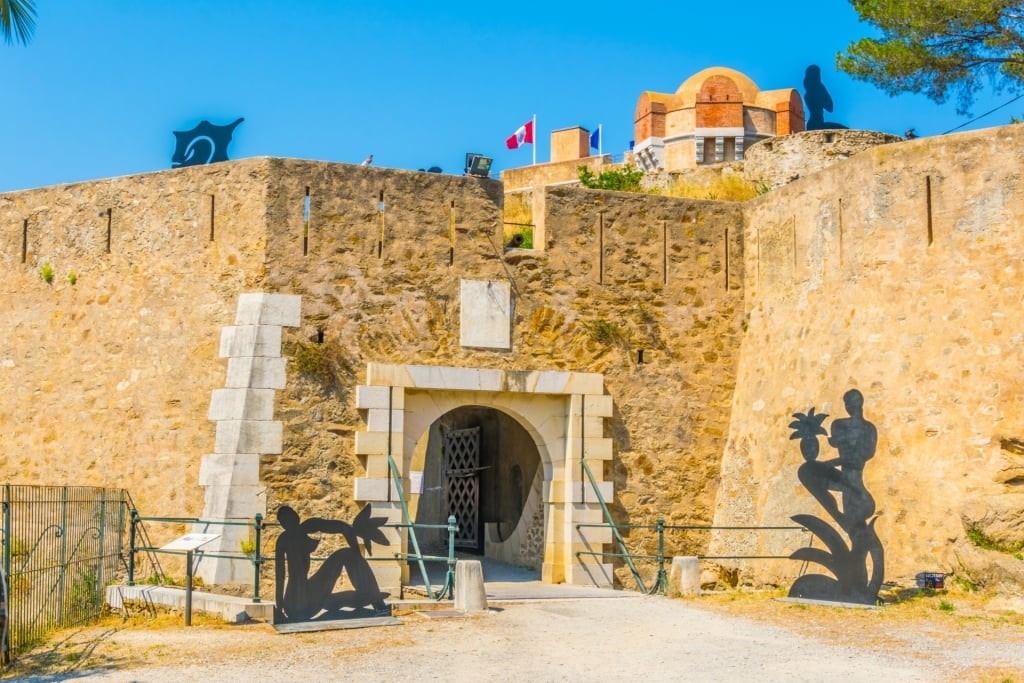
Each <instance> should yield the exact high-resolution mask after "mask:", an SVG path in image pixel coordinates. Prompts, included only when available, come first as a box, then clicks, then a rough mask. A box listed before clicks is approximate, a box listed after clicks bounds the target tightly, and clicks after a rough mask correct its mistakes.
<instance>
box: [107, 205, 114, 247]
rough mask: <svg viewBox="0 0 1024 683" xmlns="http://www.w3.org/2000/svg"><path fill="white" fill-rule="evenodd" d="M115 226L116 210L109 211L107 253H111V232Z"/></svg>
mask: <svg viewBox="0 0 1024 683" xmlns="http://www.w3.org/2000/svg"><path fill="white" fill-rule="evenodd" d="M113 224H114V210H113V209H110V208H108V209H107V253H108V254H109V253H110V232H111V228H112V227H113Z"/></svg>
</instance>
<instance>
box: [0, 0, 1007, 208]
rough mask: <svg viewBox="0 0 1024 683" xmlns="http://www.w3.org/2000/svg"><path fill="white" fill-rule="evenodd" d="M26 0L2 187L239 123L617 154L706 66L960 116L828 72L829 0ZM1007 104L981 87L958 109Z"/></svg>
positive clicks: (380, 160)
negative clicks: (520, 135)
mask: <svg viewBox="0 0 1024 683" xmlns="http://www.w3.org/2000/svg"><path fill="white" fill-rule="evenodd" d="M38 4H39V16H38V25H37V28H36V33H35V37H34V39H33V40H32V42H31V43H30V44H29V45H28V46H27V47H22V46H5V45H3V44H2V43H0V73H2V74H3V90H2V95H0V97H2V106H0V131H2V135H3V142H2V145H0V192H3V191H9V190H15V189H24V188H30V187H38V186H43V185H53V184H57V183H65V182H73V181H79V180H91V179H96V178H105V177H109V176H118V175H127V174H131V173H141V172H148V171H157V170H162V169H166V168H169V167H170V158H171V154H172V152H173V151H174V137H173V135H172V131H174V130H188V129H190V128H192V127H193V126H194V125H195V124H196V123H198V122H199V121H200V120H202V119H208V120H210V121H211V122H213V123H229V122H231V121H233V120H234V119H236V118H238V117H240V116H242V117H245V122H244V123H242V124H241V126H239V128H238V129H237V130H236V131H235V137H234V140H233V142H232V144H231V147H230V148H229V154H230V156H231V158H232V159H238V158H243V157H253V156H283V157H298V158H304V159H320V160H326V161H338V162H347V163H359V162H360V161H361V160H362V159H363V158H365V157H366V156H367V155H368V154H373V155H374V160H375V164H376V165H378V166H387V167H393V168H406V169H417V168H426V167H429V166H434V165H436V166H440V167H441V168H442V169H444V171H445V172H454V173H461V171H462V165H463V160H464V154H465V153H466V152H479V153H482V154H484V155H487V156H492V157H494V160H495V161H494V167H495V169H505V168H513V167H516V166H521V165H525V164H528V163H530V161H531V150H530V148H529V146H526V147H523V148H521V149H519V150H517V151H509V150H507V149H505V144H504V140H505V138H506V137H508V136H509V135H511V134H512V133H513V132H514V131H515V129H516V128H517V127H518V126H519V125H521V124H522V123H525V122H526V121H527V120H529V118H530V117H531V115H533V114H536V115H537V127H538V136H537V137H538V140H537V144H538V147H537V160H538V161H545V160H547V159H548V156H549V144H548V143H549V136H550V132H551V130H554V129H558V128H565V127H569V126H576V125H580V126H584V127H586V128H591V129H592V128H593V127H595V126H597V124H599V123H600V124H603V131H604V151H605V152H606V153H616V154H619V153H621V152H622V151H624V150H625V149H627V147H628V145H629V141H630V139H631V138H632V137H633V110H634V107H635V106H636V102H637V98H638V97H639V95H640V93H641V92H642V91H644V90H656V91H660V92H674V91H675V90H676V88H677V87H678V86H679V84H680V83H682V81H684V80H685V79H686V78H687V77H689V76H690V75H692V74H694V73H695V72H697V71H700V70H701V69H704V68H706V67H709V66H728V67H731V68H734V69H738V70H740V71H742V72H744V73H746V74H747V75H748V76H750V77H751V78H752V79H753V80H754V81H755V82H756V83H757V84H758V85H759V86H760V87H761V88H762V89H764V90H770V89H775V88H783V87H794V88H798V89H800V90H801V91H802V85H801V84H802V80H803V74H804V70H805V68H806V67H807V65H808V64H819V65H820V66H821V67H822V75H823V81H824V83H825V85H826V87H827V88H828V89H829V91H830V92H831V94H832V99H833V100H834V102H835V112H834V113H833V115H832V116H830V117H829V118H830V120H836V121H840V122H842V123H845V124H847V125H848V126H850V127H851V128H863V129H869V130H880V131H886V132H892V133H898V134H902V133H903V131H905V130H906V129H908V128H911V127H913V128H915V129H916V130H917V132H918V134H920V135H937V134H941V133H943V132H945V131H947V130H949V129H951V128H954V127H956V126H959V125H960V124H962V123H964V122H965V121H967V120H968V119H969V118H970V117H966V116H961V115H958V114H957V113H956V111H955V106H954V103H952V102H950V103H947V104H945V105H936V104H935V103H933V102H931V101H930V100H927V99H926V98H924V97H922V96H917V95H905V96H900V97H897V98H890V97H889V96H887V95H885V94H884V93H882V92H881V91H879V90H877V89H876V88H874V87H873V86H871V85H868V84H865V83H859V82H856V81H853V80H852V79H850V78H849V77H847V76H845V75H843V74H839V73H837V72H836V70H835V66H834V64H835V54H836V52H837V51H839V50H841V49H843V48H844V47H845V46H846V45H847V44H848V43H849V42H850V41H852V40H854V39H856V38H859V37H861V36H864V35H867V34H869V33H870V30H871V28H870V27H869V26H866V25H863V24H860V23H858V20H857V15H856V14H855V13H854V11H853V9H852V8H851V7H850V5H849V3H848V2H846V1H845V0H821V1H820V2H817V3H814V4H813V5H812V4H811V3H807V6H808V7H813V9H812V10H808V11H806V12H803V13H790V14H776V13H773V12H772V11H771V10H772V9H773V8H775V7H786V5H785V4H783V5H777V4H776V5H772V4H771V3H764V2H751V1H748V0H733V2H729V3H723V4H722V5H718V4H717V3H690V2H675V3H672V2H662V3H641V4H640V5H632V4H630V3H606V2H601V1H598V2H587V3H583V2H553V3H546V4H540V5H534V4H533V3H525V2H494V1H490V2H487V1H484V0H477V1H476V2H465V1H463V0H446V1H445V2H424V1H422V0H420V1H418V2H398V1H396V0H375V1H374V2H361V3H354V2H347V1H345V0H337V1H334V2H330V1H320V2H317V1H314V0H297V1H296V2H292V3H283V2H279V1H278V2H269V1H265V0H246V1H244V2H243V1H242V0H177V1H175V2H158V1H156V0H123V1H121V0H106V1H104V0H100V1H98V2H81V0H39V2H38ZM534 7H539V9H532V8H534ZM1008 99H1010V96H1009V95H1002V96H997V97H983V98H981V99H980V100H979V101H978V103H977V104H976V105H975V107H974V109H973V113H974V114H975V115H977V114H980V113H984V112H985V111H988V110H989V109H991V108H992V107H994V106H996V105H998V104H1000V103H1002V102H1005V101H1006V100H1008ZM1015 107H1016V108H1015ZM1022 110H1024V103H1015V104H1014V105H1011V106H1010V107H1008V108H1006V109H1003V110H1000V111H999V112H996V113H995V114H992V115H991V116H988V117H986V118H984V119H982V120H980V121H978V122H977V123H974V124H971V125H970V126H968V127H967V128H965V130H969V129H971V128H982V127H987V126H995V125H1002V124H1004V123H1006V122H1007V121H1008V120H1009V117H1010V115H1011V114H1017V115H1020V114H1021V111H1022Z"/></svg>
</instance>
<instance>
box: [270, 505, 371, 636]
mask: <svg viewBox="0 0 1024 683" xmlns="http://www.w3.org/2000/svg"><path fill="white" fill-rule="evenodd" d="M277 519H278V521H279V522H280V523H281V527H282V528H283V531H282V532H281V535H280V536H278V538H277V545H276V546H275V553H274V571H275V578H276V584H275V589H276V594H275V598H276V603H275V610H274V621H275V622H276V623H286V622H296V621H309V620H311V619H315V618H319V619H338V618H341V617H344V616H356V615H357V613H355V612H352V611H350V610H358V609H359V608H361V607H365V606H367V605H369V606H371V607H372V608H373V610H374V613H375V614H377V615H381V614H388V613H389V608H388V606H387V604H386V603H385V602H384V598H386V597H387V593H381V592H380V587H379V586H378V585H377V578H376V577H375V576H374V575H373V570H372V569H370V563H369V562H367V560H366V558H365V557H363V555H362V553H361V552H360V550H359V539H362V540H363V543H364V544H365V545H366V552H367V554H370V552H371V550H372V545H373V542H374V541H376V542H377V543H380V544H382V545H390V544H389V542H388V540H387V538H386V537H385V536H384V534H383V532H382V531H381V530H380V527H381V526H382V525H383V524H384V522H385V519H384V518H383V517H370V506H369V505H367V506H366V507H364V508H363V509H362V510H361V511H360V512H359V514H358V515H356V518H355V520H354V521H353V522H352V524H348V523H347V522H342V521H341V520H334V519H321V518H319V517H310V518H309V519H307V520H306V521H304V522H300V521H299V515H298V513H296V512H295V510H293V509H292V508H290V507H289V506H287V505H282V506H281V507H280V508H279V509H278V511H277ZM314 533H325V534H341V535H342V536H344V537H345V540H346V541H347V542H348V547H346V548H342V549H340V550H336V551H334V552H333V553H331V554H330V556H328V557H327V558H326V559H325V560H324V561H323V562H322V563H321V564H320V566H319V567H318V568H317V570H316V571H315V572H313V574H312V575H310V573H309V570H310V565H311V563H312V559H311V558H312V554H313V551H315V550H316V548H317V546H318V545H320V541H319V540H318V539H316V538H313V537H312V536H310V534H314ZM342 572H348V579H349V582H351V584H352V590H345V591H335V590H334V588H335V584H336V583H337V582H338V579H340V578H341V574H342ZM346 608H347V609H346Z"/></svg>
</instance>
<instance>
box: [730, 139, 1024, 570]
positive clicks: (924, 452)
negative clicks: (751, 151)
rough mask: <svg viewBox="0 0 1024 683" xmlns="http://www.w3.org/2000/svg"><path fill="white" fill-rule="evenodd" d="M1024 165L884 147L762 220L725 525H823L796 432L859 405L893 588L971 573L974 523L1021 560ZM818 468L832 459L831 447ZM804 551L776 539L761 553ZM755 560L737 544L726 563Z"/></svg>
mask: <svg viewBox="0 0 1024 683" xmlns="http://www.w3.org/2000/svg"><path fill="white" fill-rule="evenodd" d="M1022 148H1024V128H1022V127H1020V126H1009V127H1005V128H999V129H992V130H985V131H977V132H973V133H968V134H963V135H956V136H947V137H943V138H939V139H930V140H915V141H912V142H905V143H900V144H898V145H886V146H882V147H877V148H875V149H872V150H868V151H864V152H862V153H861V154H858V155H857V156H856V157H854V158H852V159H850V160H849V161H847V162H845V163H843V164H842V165H835V166H832V167H829V168H826V169H824V170H822V171H820V172H819V173H817V174H815V175H814V176H813V177H809V178H802V179H800V180H798V181H796V182H793V183H791V184H790V185H787V186H786V187H783V188H781V189H779V190H777V191H775V192H773V193H770V194H768V195H765V196H763V197H761V198H759V199H757V200H754V201H753V202H751V203H750V206H749V210H748V212H747V228H746V237H745V242H746V245H747V251H746V253H747V269H746V280H745V281H746V291H747V316H748V318H749V329H748V331H747V333H746V335H745V336H744V339H743V347H742V353H741V361H740V366H739V372H738V376H737V378H736V392H735V396H734V400H733V413H732V421H731V424H730V430H729V441H728V446H727V448H726V450H725V454H724V458H723V463H722V486H721V489H720V491H719V496H718V503H717V512H716V518H715V521H716V523H717V524H766V525H777V524H787V523H789V517H790V516H791V515H793V514H796V513H810V514H815V515H822V516H823V517H827V515H823V514H822V510H821V508H820V507H819V506H818V505H817V503H816V502H815V501H814V499H813V498H812V497H811V496H810V495H809V494H808V493H807V492H806V491H805V490H803V488H802V487H801V486H800V484H799V482H798V480H797V477H796V470H797V467H798V466H799V465H800V463H801V462H802V460H801V455H800V451H799V449H798V448H797V447H796V442H794V441H790V439H789V436H790V433H791V430H790V429H789V428H788V427H787V425H788V424H789V422H790V421H791V420H792V417H791V416H792V414H793V413H795V412H798V411H799V412H806V410H807V409H809V408H810V407H812V406H814V407H815V408H816V409H817V410H818V412H825V413H828V414H829V415H830V418H829V420H828V421H826V425H825V426H826V427H828V426H829V424H830V423H831V420H832V419H835V418H838V417H845V416H846V414H845V410H844V408H843V404H842V396H843V393H844V392H845V391H847V390H848V389H850V388H854V387H856V388H858V389H860V391H861V392H863V394H864V397H865V408H864V410H865V416H866V418H867V419H868V420H870V421H872V422H873V423H874V424H875V425H876V426H877V429H878V435H879V438H878V447H877V452H876V454H875V457H874V458H873V459H872V460H870V461H869V462H868V463H867V466H866V468H865V470H864V478H865V482H866V484H867V488H868V490H869V491H870V492H871V493H872V495H873V496H874V498H875V500H876V502H877V510H878V513H879V515H880V516H879V518H878V521H877V522H876V525H875V526H876V529H877V530H878V534H879V536H880V537H881V539H882V543H883V545H884V546H885V548H886V549H887V552H886V578H887V579H892V578H900V577H904V578H905V577H908V576H910V577H912V575H913V574H914V573H915V572H916V571H923V570H934V569H935V568H936V567H941V568H942V569H941V570H945V571H952V570H954V569H958V568H961V565H960V562H961V561H962V560H963V558H964V555H963V554H962V553H958V551H957V550H956V545H955V544H954V541H956V539H963V538H964V535H965V524H964V523H963V522H962V518H965V519H970V520H974V521H975V522H976V523H977V524H979V525H982V526H984V525H985V524H986V523H987V521H991V522H993V523H995V522H996V521H998V520H1002V521H1001V523H1000V524H999V526H998V532H996V531H995V530H994V529H988V531H992V532H993V534H994V535H996V536H1002V537H1003V538H1004V539H1009V537H1011V536H1012V537H1013V540H1014V541H1016V542H1018V543H1019V542H1024V534H1022V533H1021V522H1020V520H1021V518H1022V515H1024V510H1022V509H1021V507H1020V503H1019V500H1020V495H1019V493H1016V492H1017V491H1019V489H1020V486H1019V485H1020V482H1021V481H1022V480H1021V479H1020V478H1019V477H1015V476H1014V475H1013V474H1012V473H1013V472H1020V471H1021V470H1020V468H1021V466H1022V465H1024V458H1022V456H1021V450H1020V449H1019V448H1016V447H1015V445H1016V444H1019V443H1021V438H1022V434H1024V411H1022V410H1021V408H1022V405H1024V386H1022V384H1024V382H1022V374H1021V368H1022V366H1024V334H1022V331H1021V326H1020V323H1019V318H1020V313H1021V282H1022V278H1021V274H1022V268H1021V264H1020V258H1019V255H1020V253H1021V252H1022V250H1024V236H1022V235H1024V233H1022V232H1021V230H1020V225H1021V222H1022V220H1024V186H1022V184H1021V175H1020V172H1019V168H1018V167H1019V159H1020V151H1021V149H1022ZM748 163H749V162H748ZM821 457H822V459H825V458H831V457H835V452H834V451H833V450H832V449H831V448H830V447H829V446H827V445H826V444H825V443H824V441H822V456H821ZM1015 493H1016V495H1014V494H1015ZM1004 503H1005V505H1004ZM979 506H980V508H979ZM993 510H1003V514H998V515H997V514H994V513H993V514H988V513H987V512H984V511H993ZM1014 517H1015V519H1016V520H1017V521H1016V523H1014V524H1009V523H1007V522H1008V518H1014ZM799 540H806V539H801V538H800V536H799V535H798V536H796V537H795V538H794V537H792V536H791V537H789V538H785V535H784V534H763V535H761V536H760V542H761V544H762V545H761V547H760V549H759V550H760V551H766V552H768V553H769V554H770V553H777V552H782V551H784V550H786V549H787V547H788V549H790V550H791V549H792V548H793V547H795V546H794V545H793V543H794V542H795V541H799ZM750 541H751V539H749V538H744V539H738V538H729V537H727V536H726V535H724V534H723V535H722V536H721V537H720V538H719V539H718V541H717V548H716V549H713V550H725V551H730V550H734V551H739V550H743V551H749V550H751V549H752V548H755V547H756V542H755V543H751V542H750ZM787 544H788V546H787ZM798 569H799V565H798V564H797V563H795V562H792V561H782V562H778V563H774V566H770V567H766V566H758V567H757V568H756V569H754V568H753V567H752V566H751V570H752V571H755V572H756V573H760V574H761V575H762V577H764V576H771V575H773V574H774V575H775V576H776V577H785V576H788V577H790V578H792V577H793V576H794V574H795V572H796V571H797V570H798ZM968 571H970V569H969V568H968Z"/></svg>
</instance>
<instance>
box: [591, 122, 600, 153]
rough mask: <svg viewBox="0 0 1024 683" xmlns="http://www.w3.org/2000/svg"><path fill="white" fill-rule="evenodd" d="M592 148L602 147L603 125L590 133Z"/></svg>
mask: <svg viewBox="0 0 1024 683" xmlns="http://www.w3.org/2000/svg"><path fill="white" fill-rule="evenodd" d="M590 149H601V126H598V127H597V129H596V130H595V131H594V132H593V133H591V134H590Z"/></svg>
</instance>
